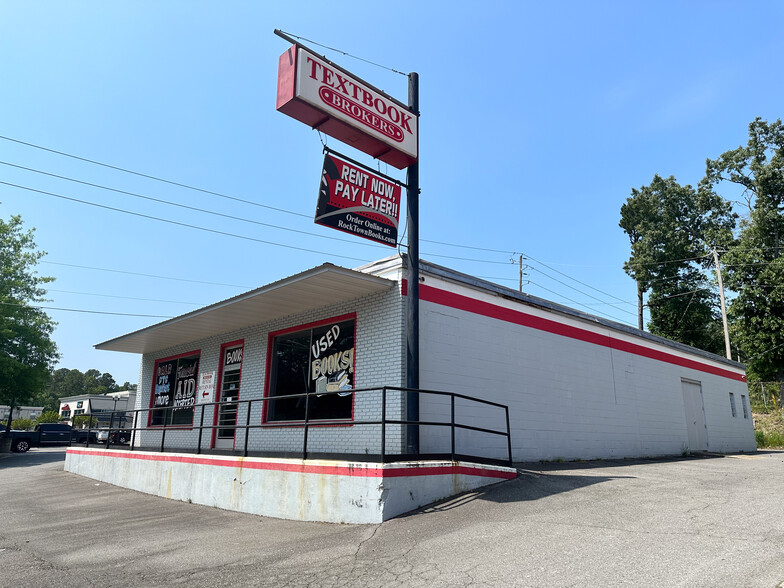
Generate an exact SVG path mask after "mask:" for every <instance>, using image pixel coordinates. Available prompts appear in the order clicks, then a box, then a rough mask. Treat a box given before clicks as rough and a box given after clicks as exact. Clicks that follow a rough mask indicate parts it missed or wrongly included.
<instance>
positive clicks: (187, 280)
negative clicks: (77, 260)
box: [39, 260, 251, 290]
mask: <svg viewBox="0 0 784 588" xmlns="http://www.w3.org/2000/svg"><path fill="white" fill-rule="evenodd" d="M39 263H47V264H49V265H62V266H65V267H76V268H79V269H88V270H95V271H102V272H111V273H115V274H127V275H130V276H141V277H143V278H157V279H159V280H171V281H174V282H190V283H191V284H205V285H208V286H226V287H228V288H241V289H243V290H250V289H251V286H239V285H237V284H223V283H220V282H205V281H203V280H189V279H187V278H172V277H171V276H158V275H155V274H143V273H139V272H129V271H124V270H118V269H114V268H108V267H92V266H89V265H77V264H74V263H63V262H58V261H48V260H41V261H40V262H39Z"/></svg>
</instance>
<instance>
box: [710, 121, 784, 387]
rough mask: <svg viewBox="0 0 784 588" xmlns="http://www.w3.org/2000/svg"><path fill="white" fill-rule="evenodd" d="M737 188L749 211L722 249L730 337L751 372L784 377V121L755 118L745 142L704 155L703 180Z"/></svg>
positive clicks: (764, 377) (767, 377)
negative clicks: (733, 294)
mask: <svg viewBox="0 0 784 588" xmlns="http://www.w3.org/2000/svg"><path fill="white" fill-rule="evenodd" d="M701 185H702V186H703V187H704V189H706V190H715V189H716V188H718V187H721V188H722V189H725V190H727V191H728V192H731V191H733V186H734V191H735V192H738V191H739V192H740V195H741V198H742V200H741V201H740V204H741V205H742V206H744V207H745V208H746V209H747V210H748V216H747V217H745V218H743V219H742V220H741V223H740V233H739V235H738V239H737V241H736V242H735V243H734V244H733V246H732V247H729V249H728V250H727V251H726V253H724V254H723V261H722V263H723V264H724V267H725V269H726V275H727V280H726V283H727V286H728V287H729V288H730V289H732V290H733V291H734V292H736V293H737V296H736V297H735V298H734V299H733V300H732V302H731V303H730V307H729V315H730V319H731V321H732V327H731V334H732V337H731V341H732V344H733V347H736V348H738V349H740V351H741V353H742V355H741V358H742V359H743V360H744V361H746V362H747V363H748V368H749V375H750V377H752V378H758V379H761V380H763V381H771V380H775V381H777V382H779V383H781V382H784V125H782V123H781V120H777V121H775V122H773V123H768V122H766V121H764V120H762V119H761V118H756V119H755V120H754V121H753V122H751V123H750V124H749V139H748V142H747V144H746V146H745V147H744V146H741V147H738V148H737V149H732V150H730V151H726V152H725V153H723V154H721V156H719V157H718V159H715V160H710V159H709V160H708V161H707V164H706V173H705V178H704V179H703V181H702V184H701Z"/></svg>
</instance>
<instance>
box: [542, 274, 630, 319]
mask: <svg viewBox="0 0 784 588" xmlns="http://www.w3.org/2000/svg"><path fill="white" fill-rule="evenodd" d="M531 269H532V270H533V271H536V272H539V273H540V274H542V275H543V276H545V277H547V278H549V279H551V280H553V281H555V282H558V283H559V284H561V285H563V286H566V287H567V288H570V289H572V290H574V291H575V292H579V293H580V294H582V295H583V296H588V298H593V299H594V300H597V301H599V302H605V301H604V300H602V299H601V298H597V297H596V296H593V295H591V294H588V293H587V292H583V291H582V290H580V289H578V288H575V287H574V286H571V285H569V284H567V283H566V282H562V281H561V280H559V279H558V278H554V277H553V276H550V275H548V274H547V273H545V272H543V271H542V270H540V269H539V268H536V267H531ZM540 288H541V286H540ZM594 290H595V288H594ZM613 298H616V297H615V296H613ZM618 300H619V301H620V302H624V303H625V302H626V301H625V300H621V299H620V298H618ZM607 304H608V305H609V306H612V307H613V308H614V309H616V310H620V311H621V312H625V313H626V314H630V315H632V316H637V314H636V313H634V312H632V311H630V310H626V309H625V308H621V307H619V306H615V304H614V303H610V302H607ZM608 316H609V315H608Z"/></svg>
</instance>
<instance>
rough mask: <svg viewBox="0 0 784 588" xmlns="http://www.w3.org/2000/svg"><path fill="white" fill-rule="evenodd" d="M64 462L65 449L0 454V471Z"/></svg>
mask: <svg viewBox="0 0 784 588" xmlns="http://www.w3.org/2000/svg"><path fill="white" fill-rule="evenodd" d="M58 461H65V448H62V449H54V450H53V449H47V450H46V451H41V450H40V449H31V450H30V451H28V452H27V453H0V470H2V469H5V468H25V467H31V466H37V465H44V464H48V463H55V462H58Z"/></svg>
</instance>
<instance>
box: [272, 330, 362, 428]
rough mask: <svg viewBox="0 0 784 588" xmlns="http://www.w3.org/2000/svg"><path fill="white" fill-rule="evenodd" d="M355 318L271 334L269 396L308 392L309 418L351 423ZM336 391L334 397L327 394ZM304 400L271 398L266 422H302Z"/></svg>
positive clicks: (303, 417) (303, 418)
mask: <svg viewBox="0 0 784 588" xmlns="http://www.w3.org/2000/svg"><path fill="white" fill-rule="evenodd" d="M354 322H355V321H354V319H351V320H335V321H330V322H328V323H322V324H319V325H316V326H313V327H310V328H305V329H302V330H297V331H293V332H286V333H281V334H278V335H275V334H273V335H272V337H271V339H272V345H271V349H272V356H271V361H270V382H269V397H270V398H274V397H275V396H284V395H287V394H303V393H306V392H309V393H311V394H312V396H311V397H310V398H309V399H308V401H307V402H308V407H309V410H308V412H309V414H308V419H309V420H327V419H329V420H332V419H350V418H351V416H352V413H351V410H352V402H353V393H352V392H351V390H352V389H353V388H354V330H355V329H354ZM327 392H334V394H326V393H327ZM305 403H306V402H305V398H304V397H302V398H286V399H281V400H269V401H268V402H267V407H266V414H267V420H268V421H303V420H305Z"/></svg>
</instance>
